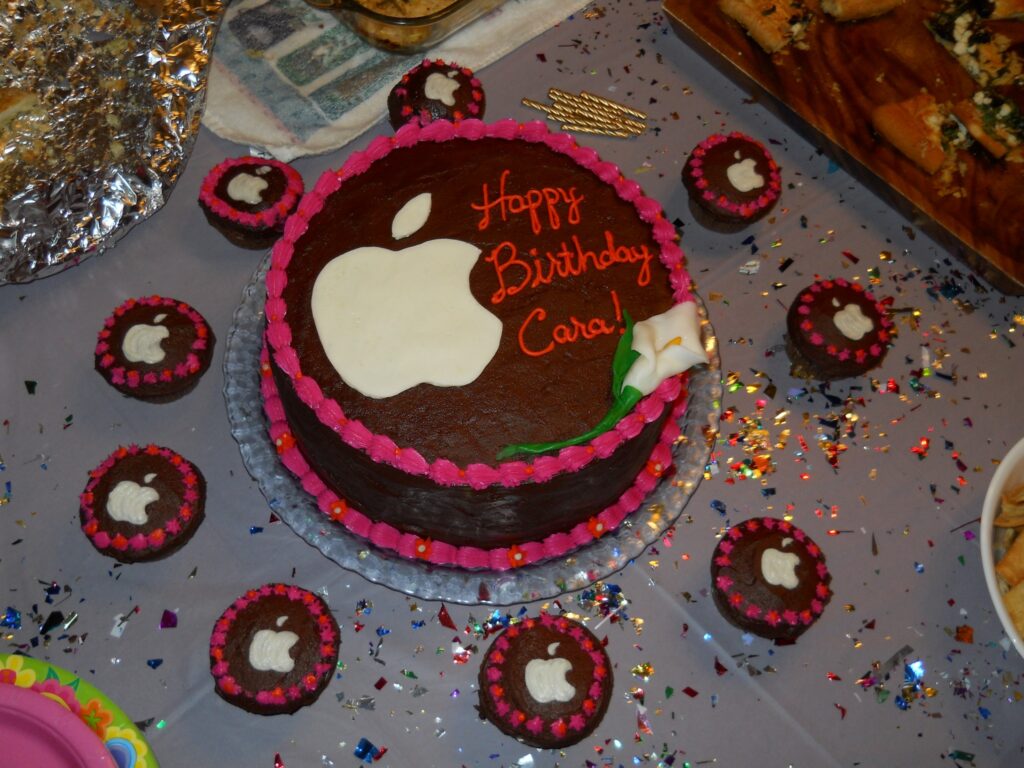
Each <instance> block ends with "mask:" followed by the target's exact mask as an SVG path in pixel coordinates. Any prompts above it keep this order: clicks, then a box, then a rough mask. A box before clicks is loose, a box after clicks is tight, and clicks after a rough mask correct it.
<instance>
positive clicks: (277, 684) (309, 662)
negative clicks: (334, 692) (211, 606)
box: [210, 584, 341, 715]
mask: <svg viewBox="0 0 1024 768" xmlns="http://www.w3.org/2000/svg"><path fill="white" fill-rule="evenodd" d="M340 643H341V639H340V633H339V630H338V624H337V622H336V621H335V620H334V617H333V616H332V615H331V610H330V608H329V607H328V606H327V603H325V602H324V601H323V600H322V599H321V598H319V597H318V596H317V595H314V594H313V593H312V592H309V591H307V590H305V589H301V588H299V587H295V586H291V585H286V584H266V585H264V586H262V587H259V588H257V589H250V590H249V591H247V592H246V593H245V594H244V595H242V596H241V597H239V598H238V599H237V600H235V602H234V603H232V604H231V605H230V606H229V607H228V609H227V610H226V611H224V613H223V614H222V615H221V617H220V618H219V619H217V622H216V624H214V626H213V633H212V635H211V636H210V672H211V674H212V675H213V677H214V680H215V681H216V691H217V693H218V694H219V695H220V696H221V697H222V698H223V699H224V700H225V701H228V702H230V703H231V704H234V705H235V706H237V707H241V708H242V709H244V710H247V711H249V712H253V713H255V714H257V715H281V714H291V713H292V712H295V710H297V709H299V708H300V707H304V706H306V705H308V704H312V703H313V702H314V701H316V700H317V698H318V697H319V696H320V694H321V693H322V692H323V690H324V688H326V687H327V684H328V683H329V682H330V681H331V676H332V675H333V673H334V666H335V664H337V662H338V647H339V645H340Z"/></svg>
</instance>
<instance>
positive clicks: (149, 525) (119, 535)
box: [79, 444, 206, 563]
mask: <svg viewBox="0 0 1024 768" xmlns="http://www.w3.org/2000/svg"><path fill="white" fill-rule="evenodd" d="M205 504H206V481H205V479H204V478H203V475H202V473H201V472H200V471H199V470H198V469H196V467H195V466H194V465H193V464H192V463H191V462H189V461H187V460H186V459H185V458H184V457H182V456H180V455H179V454H177V453H175V452H174V451H172V450H170V449H169V448H163V447H161V446H158V445H152V444H150V445H146V446H138V445H129V446H127V447H125V446H121V447H119V448H118V449H117V450H116V451H114V452H113V453H112V454H110V456H108V457H107V458H106V459H105V460H104V461H103V463H102V464H100V465H99V466H98V467H96V469H94V470H92V471H91V472H90V473H89V482H88V483H87V484H86V486H85V490H84V491H83V492H82V495H81V498H80V506H79V517H80V518H81V521H82V531H83V532H84V533H85V535H86V536H87V537H88V538H89V541H90V542H91V543H92V545H93V546H94V547H96V549H97V550H99V551H100V552H101V553H102V554H104V555H108V556H109V557H112V558H114V559H115V560H119V561H120V562H122V563H136V562H143V561H146V560H158V559H160V558H162V557H167V556H168V555H170V554H171V553H173V552H176V551H177V550H178V549H180V548H181V547H182V546H184V545H185V543H186V542H187V541H188V540H189V539H191V538H192V536H193V534H195V532H196V529H197V528H198V527H199V524H200V523H201V522H202V521H203V517H204V514H203V509H204V507H205Z"/></svg>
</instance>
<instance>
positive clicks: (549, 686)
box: [525, 642, 576, 704]
mask: <svg viewBox="0 0 1024 768" xmlns="http://www.w3.org/2000/svg"><path fill="white" fill-rule="evenodd" d="M556 650H558V643H557V642H555V643H551V644H550V645H549V646H548V656H549V658H547V659H531V660H530V661H529V663H528V664H527V665H526V674H525V679H526V690H527V691H528V692H529V694H530V697H531V698H532V699H533V700H534V701H536V702H537V703H538V704H547V703H548V702H549V701H560V702H566V701H572V698H573V697H574V696H575V695H576V688H575V687H573V685H572V683H570V682H569V681H568V680H566V679H565V676H566V674H567V673H568V672H569V670H571V669H572V662H570V661H569V660H568V659H563V658H561V657H560V656H555V651H556Z"/></svg>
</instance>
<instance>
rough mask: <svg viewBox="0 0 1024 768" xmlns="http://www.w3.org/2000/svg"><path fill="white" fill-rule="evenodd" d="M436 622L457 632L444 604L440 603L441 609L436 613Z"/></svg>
mask: <svg viewBox="0 0 1024 768" xmlns="http://www.w3.org/2000/svg"><path fill="white" fill-rule="evenodd" d="M437 620H438V622H440V624H441V626H442V627H447V628H448V629H451V630H455V631H458V627H456V626H455V622H454V621H452V617H451V615H450V614H449V613H448V609H447V608H446V607H445V605H444V603H441V609H440V610H439V611H438V612H437Z"/></svg>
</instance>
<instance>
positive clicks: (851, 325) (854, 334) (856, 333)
mask: <svg viewBox="0 0 1024 768" xmlns="http://www.w3.org/2000/svg"><path fill="white" fill-rule="evenodd" d="M833 303H834V304H838V303H839V302H837V301H834V300H833ZM832 322H833V323H835V325H836V328H838V329H839V332H840V333H841V334H843V336H845V337H846V338H848V339H850V341H860V340H861V339H862V338H864V334H866V333H870V332H871V329H872V328H874V327H875V324H874V322H873V321H872V320H871V318H870V317H867V316H866V315H865V314H864V310H863V309H861V306H860V304H847V305H846V306H845V307H843V308H842V309H840V310H839V311H838V312H836V313H835V314H834V315H832Z"/></svg>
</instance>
